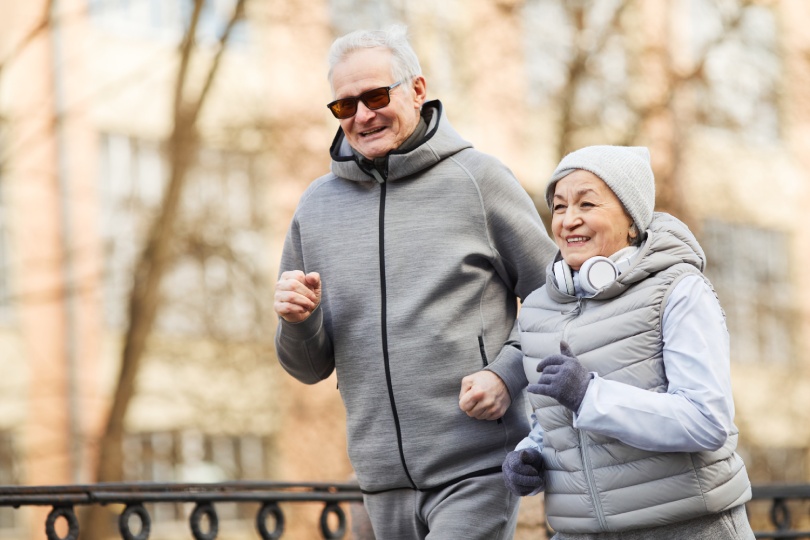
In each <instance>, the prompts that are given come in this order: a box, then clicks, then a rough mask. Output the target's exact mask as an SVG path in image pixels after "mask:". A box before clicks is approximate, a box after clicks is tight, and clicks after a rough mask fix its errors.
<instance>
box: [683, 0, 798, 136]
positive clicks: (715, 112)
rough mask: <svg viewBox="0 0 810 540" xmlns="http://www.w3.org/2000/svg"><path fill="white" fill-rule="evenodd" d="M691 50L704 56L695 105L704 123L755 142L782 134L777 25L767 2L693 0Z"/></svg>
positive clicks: (779, 55)
mask: <svg viewBox="0 0 810 540" xmlns="http://www.w3.org/2000/svg"><path fill="white" fill-rule="evenodd" d="M689 5H690V10H689V20H688V25H689V28H690V30H691V38H692V42H691V45H692V50H693V52H694V53H695V54H696V55H701V56H705V59H706V61H705V64H704V67H703V73H704V77H703V80H702V81H701V82H702V84H700V85H697V86H696V92H697V99H696V100H695V105H696V106H697V107H698V109H699V110H700V115H701V119H702V122H703V124H705V125H707V126H710V127H715V128H721V129H726V130H728V131H730V132H734V133H739V134H741V135H742V136H743V137H744V138H746V139H751V140H753V141H755V142H772V141H774V140H775V139H778V137H779V136H780V122H779V108H778V97H779V80H780V77H781V71H782V63H781V54H780V51H779V43H778V39H777V38H778V35H779V30H778V25H777V21H776V16H775V14H774V12H773V10H772V9H771V8H769V7H767V6H764V5H758V4H757V3H752V4H751V5H737V6H735V5H729V4H725V5H724V4H723V3H722V2H714V1H712V0H690V4H689Z"/></svg>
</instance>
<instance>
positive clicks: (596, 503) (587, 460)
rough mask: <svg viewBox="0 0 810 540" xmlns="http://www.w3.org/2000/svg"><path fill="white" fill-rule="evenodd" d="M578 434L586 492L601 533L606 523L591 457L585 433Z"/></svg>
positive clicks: (579, 431) (605, 527)
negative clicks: (586, 485)
mask: <svg viewBox="0 0 810 540" xmlns="http://www.w3.org/2000/svg"><path fill="white" fill-rule="evenodd" d="M577 432H578V434H579V451H580V455H581V456H582V468H583V469H584V470H585V478H586V479H587V480H588V490H589V491H590V495H591V500H592V501H593V508H594V510H596V517H597V519H598V520H599V526H600V527H602V530H603V531H606V530H608V529H607V522H605V512H604V510H602V501H601V500H600V499H599V492H598V491H597V490H596V480H595V479H594V477H593V465H592V464H591V456H590V455H589V454H588V447H587V438H586V436H585V432H583V431H582V430H581V429H578V430H577Z"/></svg>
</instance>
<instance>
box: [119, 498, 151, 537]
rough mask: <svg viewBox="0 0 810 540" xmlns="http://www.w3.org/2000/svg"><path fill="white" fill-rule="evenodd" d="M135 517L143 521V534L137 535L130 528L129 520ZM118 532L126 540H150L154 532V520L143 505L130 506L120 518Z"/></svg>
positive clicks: (134, 504) (133, 504)
mask: <svg viewBox="0 0 810 540" xmlns="http://www.w3.org/2000/svg"><path fill="white" fill-rule="evenodd" d="M133 515H136V516H138V518H139V519H140V520H141V532H139V533H138V534H135V533H133V532H132V529H131V528H130V526H129V518H130V517H132V516H133ZM118 531H119V532H120V533H121V538H123V539H124V540H148V538H149V533H150V532H151V531H152V520H151V519H150V518H149V511H148V510H147V509H146V508H145V507H144V506H143V505H142V504H141V503H132V504H128V505H127V507H126V508H124V511H123V512H121V515H120V516H118Z"/></svg>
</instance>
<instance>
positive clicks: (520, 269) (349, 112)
mask: <svg viewBox="0 0 810 540" xmlns="http://www.w3.org/2000/svg"><path fill="white" fill-rule="evenodd" d="M329 60H330V71H329V80H330V82H331V86H332V91H333V94H334V98H335V99H334V101H332V102H331V103H329V105H328V107H329V109H330V110H331V112H332V114H333V115H334V116H335V117H336V118H337V119H338V120H339V121H340V128H339V129H338V132H337V135H336V136H335V139H334V141H333V143H332V147H331V149H330V153H331V157H332V167H331V169H332V172H331V173H330V174H327V175H325V176H322V177H321V178H319V179H317V180H315V181H314V182H313V183H312V184H311V185H310V187H309V188H308V189H307V191H306V193H304V195H303V196H302V197H301V200H300V202H299V205H298V208H297V210H296V212H295V216H294V218H293V222H292V224H291V226H290V229H289V233H288V235H287V238H286V242H285V246H284V252H283V256H282V261H281V268H280V269H281V273H280V277H279V281H278V283H277V286H276V294H275V310H276V312H277V313H278V315H279V317H280V320H279V327H278V332H277V334H276V349H277V352H278V357H279V360H280V362H281V364H282V365H283V366H284V368H285V369H286V370H287V371H288V372H289V373H290V374H291V375H293V376H294V377H295V378H296V379H298V380H300V381H302V382H304V383H308V384H313V383H316V382H318V381H320V380H323V379H325V378H327V377H328V376H329V375H330V374H331V373H332V372H333V371H334V370H336V371H337V381H338V387H339V389H340V393H341V397H342V399H343V402H344V404H345V407H346V413H347V429H348V450H349V457H350V459H351V462H352V465H353V467H354V469H355V471H356V474H357V478H358V481H359V483H360V487H361V488H362V489H363V492H364V494H365V495H364V502H365V505H366V508H367V510H368V512H369V515H370V517H371V521H372V524H373V528H374V531H375V534H376V536H377V538H380V539H384V540H391V539H397V538H402V539H422V538H437V539H447V538H464V539H465V540H469V539H476V538H480V539H481V540H484V539H486V540H493V539H504V538H511V537H512V535H513V532H514V528H515V523H516V514H517V506H518V498H517V497H516V496H514V495H513V494H511V493H510V492H509V491H508V490H507V489H506V488H505V486H504V483H503V479H502V473H501V463H502V462H503V459H504V457H505V455H506V453H507V451H508V450H509V449H510V448H513V447H514V445H515V444H517V442H518V441H520V439H521V437H522V435H523V434H525V433H526V432H527V431H528V425H527V418H526V410H525V402H524V395H523V389H524V387H525V385H526V378H525V375H524V373H523V369H522V354H521V351H520V348H519V345H518V344H517V339H516V337H517V334H516V327H515V326H514V321H515V317H516V314H517V308H518V302H517V299H518V298H523V297H524V296H525V295H527V294H529V293H530V292H531V291H532V290H534V289H536V288H537V287H539V286H540V285H542V283H543V281H544V279H545V267H546V265H547V264H549V263H550V261H551V258H552V256H553V254H554V252H555V251H556V248H555V246H554V244H553V242H552V241H551V240H550V239H549V237H548V235H547V234H546V232H545V229H544V227H543V224H542V222H541V220H540V218H539V216H538V214H537V211H536V209H535V207H534V205H533V204H532V202H531V200H530V198H529V197H528V195H527V194H526V192H525V191H524V190H523V188H522V187H521V186H520V184H519V182H518V181H517V180H516V179H515V177H514V176H513V175H512V174H511V173H510V171H509V170H508V169H507V168H506V167H504V166H503V165H502V164H501V163H500V162H499V161H497V160H496V159H494V158H493V157H490V156H487V155H485V154H482V153H481V152H478V151H476V150H475V149H473V147H472V145H471V144H470V143H468V142H466V141H464V140H463V139H462V138H461V137H460V136H459V135H458V134H457V133H456V132H455V131H454V130H453V128H452V127H451V126H450V124H449V123H448V121H447V118H446V117H445V115H444V112H443V107H442V104H441V103H440V102H439V101H429V102H426V95H427V86H426V82H425V78H424V77H423V76H422V74H421V67H420V65H419V61H418V59H417V57H416V54H415V53H414V51H413V49H412V48H411V46H410V44H409V43H408V40H407V36H406V31H405V29H404V28H403V27H393V28H391V29H389V30H387V31H358V32H353V33H351V34H348V35H346V36H343V37H341V38H339V39H337V40H336V41H335V42H334V43H333V45H332V48H331V50H330V57H329Z"/></svg>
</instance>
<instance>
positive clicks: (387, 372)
mask: <svg viewBox="0 0 810 540" xmlns="http://www.w3.org/2000/svg"><path fill="white" fill-rule="evenodd" d="M373 170H374V171H375V172H376V169H373ZM378 175H379V173H378V174H377V175H374V176H375V178H377V181H378V182H379V184H380V221H379V225H378V226H379V231H380V235H379V249H380V302H381V306H380V307H381V310H380V312H381V315H380V317H381V319H382V320H381V325H380V328H381V333H382V350H383V363H384V365H385V382H386V384H387V385H388V399H389V400H390V401H391V414H392V415H393V417H394V427H395V428H396V431H397V448H398V450H399V460H400V462H401V463H402V468H403V470H404V471H405V476H407V477H408V482H410V483H411V486H412V487H413V488H414V489H417V488H416V484H415V483H414V481H413V478H411V473H410V471H408V465H407V464H406V463H405V451H404V449H403V447H402V428H401V426H400V424H399V415H398V414H397V404H396V400H395V399H394V385H393V383H392V381H391V363H390V360H389V357H388V322H387V318H388V316H387V311H386V310H387V299H386V283H385V194H386V186H387V185H388V184H386V182H385V180H384V179H383V178H382V176H378Z"/></svg>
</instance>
